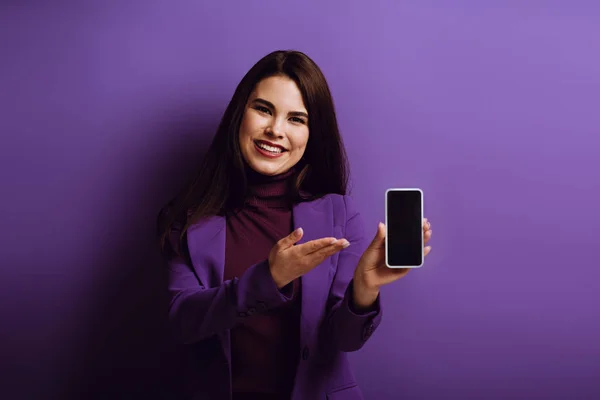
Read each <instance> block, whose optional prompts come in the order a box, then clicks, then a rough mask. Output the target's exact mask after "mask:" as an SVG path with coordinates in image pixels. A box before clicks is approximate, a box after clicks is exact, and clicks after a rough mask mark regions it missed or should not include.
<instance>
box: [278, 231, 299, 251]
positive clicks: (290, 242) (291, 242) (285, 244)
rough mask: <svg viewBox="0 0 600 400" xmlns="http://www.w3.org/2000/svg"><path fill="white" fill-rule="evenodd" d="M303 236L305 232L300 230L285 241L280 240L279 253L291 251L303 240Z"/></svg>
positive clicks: (284, 239)
mask: <svg viewBox="0 0 600 400" xmlns="http://www.w3.org/2000/svg"><path fill="white" fill-rule="evenodd" d="M303 235H304V230H303V229H302V228H298V229H296V230H295V231H294V232H292V233H290V234H289V235H287V236H286V237H284V238H283V239H281V240H279V241H278V242H277V247H278V248H279V251H282V250H286V249H289V248H290V247H292V246H293V245H294V244H296V243H298V241H299V240H300V239H302V236H303Z"/></svg>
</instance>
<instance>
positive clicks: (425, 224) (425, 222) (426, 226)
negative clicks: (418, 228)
mask: <svg viewBox="0 0 600 400" xmlns="http://www.w3.org/2000/svg"><path fill="white" fill-rule="evenodd" d="M429 229H431V222H429V220H428V219H427V218H423V230H424V231H426V230H429Z"/></svg>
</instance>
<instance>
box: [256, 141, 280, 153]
mask: <svg viewBox="0 0 600 400" xmlns="http://www.w3.org/2000/svg"><path fill="white" fill-rule="evenodd" d="M256 145H257V146H258V147H260V148H261V149H263V150H266V151H269V152H271V153H281V152H282V151H283V150H281V149H280V148H279V147H272V146H269V145H266V144H264V143H261V142H256Z"/></svg>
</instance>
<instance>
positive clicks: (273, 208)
mask: <svg viewBox="0 0 600 400" xmlns="http://www.w3.org/2000/svg"><path fill="white" fill-rule="evenodd" d="M248 176H249V196H248V198H247V200H246V202H245V204H244V206H243V207H242V208H240V209H238V210H234V211H232V212H229V213H228V214H227V232H226V245H225V272H224V279H225V280H228V279H232V278H234V277H240V276H241V275H242V274H243V273H244V271H246V269H247V268H249V267H250V266H251V265H253V264H256V263H258V262H260V261H263V260H265V259H267V258H268V256H269V252H270V251H271V248H272V247H273V246H274V245H275V243H276V242H277V241H278V240H279V239H281V238H283V237H285V236H287V235H289V234H290V233H291V232H292V230H293V221H292V204H291V202H290V201H289V200H288V197H287V194H288V187H289V183H290V179H291V178H292V176H293V171H288V172H287V173H284V174H281V175H277V176H264V175H260V174H258V173H256V172H254V171H248ZM282 291H283V292H285V293H286V294H288V293H289V294H291V293H293V297H294V298H293V300H292V301H291V302H288V303H286V305H284V306H282V307H280V308H278V309H275V310H270V311H268V312H265V313H262V314H258V313H257V314H254V315H252V316H251V317H248V318H247V319H246V320H245V321H244V322H243V323H241V324H239V325H237V326H236V327H234V328H233V329H232V330H231V367H232V384H233V388H232V390H233V399H234V400H242V399H244V400H245V399H248V400H249V399H259V398H260V399H273V400H275V399H277V400H279V399H281V400H283V399H289V398H290V393H291V389H292V386H293V383H294V377H295V374H296V366H297V362H298V353H299V332H300V325H299V324H300V301H299V295H300V290H299V280H296V281H295V282H293V283H292V284H290V285H288V286H286V287H285V288H283V289H282Z"/></svg>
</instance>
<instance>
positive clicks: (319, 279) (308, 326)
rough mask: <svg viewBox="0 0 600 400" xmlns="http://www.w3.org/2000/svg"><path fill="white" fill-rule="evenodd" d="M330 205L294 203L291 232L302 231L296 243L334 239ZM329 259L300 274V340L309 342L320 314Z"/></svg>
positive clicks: (323, 306)
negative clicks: (332, 237) (301, 235)
mask: <svg viewBox="0 0 600 400" xmlns="http://www.w3.org/2000/svg"><path fill="white" fill-rule="evenodd" d="M331 208H332V203H331V202H330V201H328V200H327V199H320V200H317V201H314V202H305V203H299V204H297V205H296V206H295V207H294V209H293V217H294V229H297V228H302V229H303V230H304V236H303V237H302V239H301V240H300V242H299V243H298V244H301V243H306V242H309V241H311V240H315V239H321V238H323V237H330V236H334V232H333V213H332V212H331V211H332V210H331ZM330 263H331V257H330V258H328V259H326V260H325V261H324V262H323V263H322V264H321V265H318V266H317V267H316V268H314V269H312V270H311V271H309V272H307V273H306V274H304V275H303V276H302V277H301V278H300V280H301V282H302V285H301V287H302V290H301V291H302V315H301V329H300V335H301V336H300V337H301V340H302V342H303V343H306V342H308V341H309V338H310V336H311V335H312V333H313V332H314V330H315V328H316V326H317V325H318V323H319V319H320V317H321V315H322V314H323V310H324V309H325V305H326V302H327V295H328V293H329V281H330V279H329V274H330V272H331V268H330Z"/></svg>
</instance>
